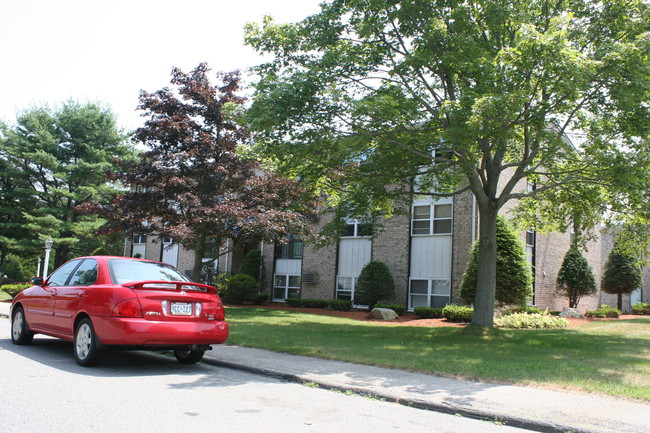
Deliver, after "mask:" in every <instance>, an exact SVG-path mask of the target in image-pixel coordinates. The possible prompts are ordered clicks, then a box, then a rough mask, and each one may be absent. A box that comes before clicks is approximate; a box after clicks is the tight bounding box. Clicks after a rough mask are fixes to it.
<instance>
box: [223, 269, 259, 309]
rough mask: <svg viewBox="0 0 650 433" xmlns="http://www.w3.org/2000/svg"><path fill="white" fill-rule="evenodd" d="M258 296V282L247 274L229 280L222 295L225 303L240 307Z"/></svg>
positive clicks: (234, 276)
mask: <svg viewBox="0 0 650 433" xmlns="http://www.w3.org/2000/svg"><path fill="white" fill-rule="evenodd" d="M256 295H258V291H257V282H256V281H255V279H254V278H253V277H251V276H250V275H246V274H237V275H233V276H232V277H230V278H228V280H227V282H226V284H225V286H224V287H223V289H222V291H221V293H220V296H221V299H223V301H224V302H227V303H229V304H238V305H241V304H243V303H244V302H246V301H250V300H251V299H253V298H254V297H255V296H256Z"/></svg>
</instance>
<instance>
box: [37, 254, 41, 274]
mask: <svg viewBox="0 0 650 433" xmlns="http://www.w3.org/2000/svg"><path fill="white" fill-rule="evenodd" d="M36 276H37V277H40V276H41V258H40V257H39V258H38V264H37V265H36Z"/></svg>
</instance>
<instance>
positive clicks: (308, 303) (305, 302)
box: [300, 299, 328, 308]
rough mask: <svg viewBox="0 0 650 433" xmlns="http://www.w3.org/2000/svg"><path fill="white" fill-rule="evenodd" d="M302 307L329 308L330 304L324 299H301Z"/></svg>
mask: <svg viewBox="0 0 650 433" xmlns="http://www.w3.org/2000/svg"><path fill="white" fill-rule="evenodd" d="M300 301H301V302H300V306H301V307H303V308H327V304H328V302H327V301H325V300H324V299H301V300H300Z"/></svg>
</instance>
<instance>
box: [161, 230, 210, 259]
mask: <svg viewBox="0 0 650 433" xmlns="http://www.w3.org/2000/svg"><path fill="white" fill-rule="evenodd" d="M165 242H166V241H165ZM203 245H204V247H205V250H204V251H203V258H204V259H208V260H213V259H217V258H219V246H220V245H219V244H218V243H217V238H216V237H214V236H210V237H207V238H205V241H203Z"/></svg>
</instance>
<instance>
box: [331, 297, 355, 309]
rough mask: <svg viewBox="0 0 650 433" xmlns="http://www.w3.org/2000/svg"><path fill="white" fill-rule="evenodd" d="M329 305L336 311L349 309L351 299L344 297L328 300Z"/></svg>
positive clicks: (350, 307)
mask: <svg viewBox="0 0 650 433" xmlns="http://www.w3.org/2000/svg"><path fill="white" fill-rule="evenodd" d="M329 306H330V308H331V309H332V310H336V311H350V310H351V309H352V301H347V300H345V299H334V300H332V301H329Z"/></svg>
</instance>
